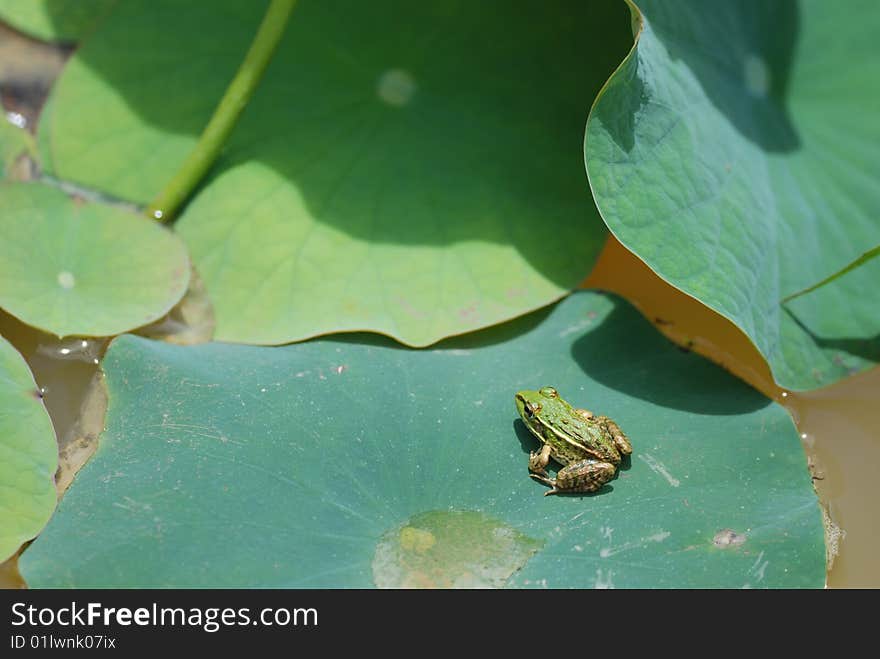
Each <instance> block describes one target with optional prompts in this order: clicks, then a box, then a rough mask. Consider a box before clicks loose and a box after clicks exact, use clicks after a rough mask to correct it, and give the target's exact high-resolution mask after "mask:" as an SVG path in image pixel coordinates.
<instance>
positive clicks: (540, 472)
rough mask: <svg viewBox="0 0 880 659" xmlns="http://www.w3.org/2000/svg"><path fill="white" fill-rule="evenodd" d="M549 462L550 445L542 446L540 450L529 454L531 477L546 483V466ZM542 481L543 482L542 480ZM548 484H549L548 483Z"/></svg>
mask: <svg viewBox="0 0 880 659" xmlns="http://www.w3.org/2000/svg"><path fill="white" fill-rule="evenodd" d="M549 462H550V445H549V444H543V445H542V446H541V450H539V451H532V452H531V453H529V472H530V474H531V476H533V477H540V478H538V480H541V482H546V480H547V464H548V463H549ZM542 479H543V480H542ZM548 484H549V483H548Z"/></svg>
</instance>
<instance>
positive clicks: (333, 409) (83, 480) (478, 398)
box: [20, 292, 825, 588]
mask: <svg viewBox="0 0 880 659" xmlns="http://www.w3.org/2000/svg"><path fill="white" fill-rule="evenodd" d="M104 369H105V373H106V382H107V386H108V390H109V401H110V406H109V410H108V417H107V423H106V431H105V433H104V435H103V436H102V437H101V440H100V445H99V448H98V451H97V453H96V455H95V456H94V457H93V458H92V460H91V461H90V462H89V463H88V464H87V465H86V466H85V467H84V468H83V469H82V470H81V471H80V472H79V474H78V476H77V478H76V480H75V482H74V483H73V485H72V486H71V487H70V489H69V490H68V492H67V494H66V495H65V497H64V499H63V500H62V502H61V504H60V506H59V509H58V511H57V513H56V514H55V516H54V517H53V519H52V521H51V523H50V524H49V526H48V527H47V529H46V530H45V531H44V532H43V533H42V534H41V535H40V537H39V538H38V539H37V540H36V542H34V543H33V544H32V545H31V546H30V547H29V549H28V550H27V551H26V552H25V553H24V555H23V556H22V558H21V560H20V567H21V570H22V573H23V575H24V576H25V578H26V579H27V581H28V583H29V584H30V585H31V586H32V587H80V588H81V587H91V586H96V587H117V586H135V587H146V586H150V587H153V586H155V587H176V586H181V587H190V586H193V587H195V586H211V587H220V586H234V587H249V586H266V587H369V586H373V585H377V586H390V587H400V586H475V585H485V586H495V587H497V586H502V585H503V586H506V587H550V588H560V587H592V586H600V587H602V586H605V587H607V586H617V587H670V588H671V587H741V586H755V587H802V586H803V587H821V586H822V585H823V583H824V579H825V551H824V544H823V527H822V519H821V514H820V509H819V506H818V502H817V499H816V495H815V492H814V490H813V487H812V482H811V480H810V475H809V473H808V471H807V467H806V460H805V456H804V453H803V450H802V447H801V444H800V441H799V438H798V436H797V433H796V431H795V428H794V426H793V424H792V422H791V420H790V418H789V417H788V415H787V413H786V412H785V410H784V409H783V408H782V407H780V406H779V405H777V404H775V403H772V402H771V401H769V400H768V399H766V398H764V397H763V396H761V395H760V394H758V393H756V392H755V391H754V390H752V389H750V388H749V387H747V386H746V385H744V384H742V383H741V382H739V381H738V380H736V379H735V378H733V377H732V376H730V375H729V374H727V373H726V372H725V371H723V370H722V369H720V368H719V367H717V366H715V365H713V364H711V363H709V362H707V361H705V360H703V359H701V358H699V357H697V356H695V355H693V354H690V353H684V352H682V351H680V350H679V349H678V348H677V347H675V346H674V345H673V344H671V343H669V342H668V341H666V340H665V339H664V338H662V337H661V336H660V335H659V334H658V333H657V332H655V331H654V330H653V328H652V326H651V324H650V323H649V322H647V321H646V320H645V319H644V318H643V317H642V316H640V315H639V314H638V313H637V312H636V311H635V310H634V309H633V308H632V307H630V306H629V305H628V304H627V303H625V302H623V301H622V300H621V299H619V298H616V297H611V296H605V295H601V294H597V293H593V292H579V293H575V294H573V295H572V296H570V297H568V298H566V299H565V300H563V301H562V302H561V303H559V304H558V305H557V306H555V307H554V308H552V310H550V311H549V312H538V313H536V314H533V315H530V316H527V317H524V318H522V319H519V320H517V321H514V322H511V323H507V324H505V325H504V326H501V327H498V328H493V329H489V330H485V331H483V332H480V333H477V334H474V335H471V336H468V337H461V338H458V339H452V340H449V341H446V342H444V343H443V344H441V345H439V346H438V347H437V348H436V349H430V350H420V351H414V350H404V349H400V348H399V347H395V346H394V345H393V344H392V343H391V342H390V341H388V340H387V339H384V338H380V337H375V336H370V335H359V336H355V337H347V338H346V339H338V340H330V339H322V340H315V341H310V342H307V343H302V344H297V345H291V346H284V347H277V348H267V347H255V346H236V345H231V344H224V343H210V344H205V345H201V346H195V347H186V348H181V347H177V346H173V345H169V344H164V343H159V342H153V341H150V340H146V339H142V338H139V337H134V336H128V335H126V336H123V337H120V338H117V339H116V340H115V341H114V342H113V343H112V345H111V347H110V349H109V351H108V353H107V355H106V358H105V361H104ZM550 384H552V385H554V386H556V387H557V388H558V390H559V391H560V393H561V395H563V396H564V397H565V398H567V399H568V400H569V401H571V402H572V404H574V405H577V406H585V407H589V409H591V410H593V411H594V412H595V413H597V414H605V415H609V416H611V417H612V418H614V419H615V420H616V421H617V422H618V423H619V424H620V426H621V427H622V428H623V429H624V431H625V432H626V433H627V434H628V435H629V437H630V438H631V440H632V443H633V445H634V454H633V456H632V460H631V463H630V464H625V465H624V468H623V469H622V470H621V471H620V473H619V476H618V477H617V478H616V479H615V480H614V481H612V483H611V484H609V485H606V486H605V487H604V488H603V489H602V490H600V491H599V492H598V493H596V494H594V495H585V496H555V497H545V496H543V494H544V492H545V491H546V487H545V486H543V485H541V484H540V483H537V482H535V481H533V480H531V479H530V478H529V477H528V472H527V462H528V454H529V451H531V450H533V449H535V448H536V441H535V440H534V439H533V438H532V436H531V435H530V434H529V432H528V431H527V430H526V429H525V428H524V426H523V424H522V422H521V421H519V419H518V416H517V413H516V408H515V405H514V400H513V396H514V393H515V392H516V391H517V390H519V389H523V388H529V389H534V388H536V387H540V386H542V385H550ZM499 548H503V551H499Z"/></svg>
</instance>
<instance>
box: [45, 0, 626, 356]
mask: <svg viewBox="0 0 880 659" xmlns="http://www.w3.org/2000/svg"><path fill="white" fill-rule="evenodd" d="M264 8H265V4H264V3H241V2H231V1H228V0H227V1H224V2H215V3H190V4H186V5H185V6H181V4H180V3H179V2H175V1H172V0H162V1H155V0H150V1H149V2H147V1H145V0H144V1H130V2H125V3H120V5H119V6H117V7H116V9H115V10H114V11H113V12H112V14H111V15H110V16H109V17H108V19H107V20H106V21H105V22H104V23H103V24H102V27H101V29H100V31H98V32H97V33H96V34H94V35H93V36H92V37H91V38H90V39H89V40H87V42H86V43H85V44H84V45H83V47H82V48H81V49H80V50H78V51H77V53H76V55H75V56H74V57H73V58H72V60H71V61H70V63H69V65H68V67H67V68H66V70H65V72H64V74H63V75H62V76H61V78H60V80H59V82H58V84H57V86H56V88H55V89H54V91H53V94H52V97H51V99H50V101H49V103H48V106H47V108H46V112H45V118H44V120H43V121H42V122H41V125H40V135H39V140H40V145H41V152H42V156H43V160H44V162H45V163H47V166H48V167H49V168H50V169H51V170H52V171H53V173H54V174H55V175H56V176H59V177H61V178H64V179H66V180H72V181H76V182H79V183H82V184H85V185H88V186H90V187H93V188H97V189H100V190H103V191H105V192H109V193H111V194H113V195H115V196H118V197H122V198H126V199H129V200H133V201H137V202H142V203H146V202H149V201H150V200H151V199H152V198H153V197H154V196H155V195H156V194H157V193H158V192H159V191H160V190H161V189H162V188H163V187H164V186H165V184H166V183H167V182H168V181H169V180H170V178H171V177H172V176H173V174H174V171H175V168H176V167H177V166H179V164H180V163H181V162H182V160H183V159H184V158H185V156H186V154H187V153H188V152H189V150H190V149H191V148H192V147H193V145H194V143H195V140H196V138H197V137H198V135H199V133H200V132H201V130H202V128H203V127H204V125H205V123H206V122H207V120H208V118H209V117H210V116H211V112H212V111H213V109H214V107H215V105H216V104H217V102H218V100H219V98H220V97H221V95H222V93H223V90H224V89H225V87H226V85H227V84H228V83H229V81H230V79H231V78H232V75H233V73H234V72H235V70H236V67H237V65H238V63H239V61H240V60H241V58H242V56H243V54H244V52H245V51H246V49H247V46H248V43H249V40H250V39H251V38H252V36H253V33H254V31H255V29H256V25H257V23H258V21H259V19H260V17H261V15H262V11H263V10H264ZM625 13H626V10H625V7H624V6H623V5H620V4H618V3H616V2H601V3H593V4H590V5H585V4H584V3H581V2H561V3H554V4H552V5H550V6H548V5H546V3H541V2H537V1H536V0H533V1H529V2H524V3H518V4H517V5H515V6H513V5H510V4H509V3H505V2H501V1H495V2H479V3H467V2H463V1H460V0H445V1H439V2H431V3H410V2H401V1H397V0H382V1H381V2H372V3H363V2H343V3H339V2H337V3H323V2H316V1H312V0H303V1H302V2H300V3H299V4H298V6H297V8H296V9H295V10H294V13H293V15H292V18H291V21H290V24H289V25H288V29H287V33H286V35H285V37H284V39H283V41H282V43H281V45H280V46H279V49H278V52H277V54H276V55H275V58H274V60H273V62H272V63H271V65H270V67H269V69H268V71H267V73H266V77H265V78H264V80H263V81H262V83H261V86H260V88H259V89H258V90H257V92H256V95H255V96H254V98H252V99H251V102H250V105H249V106H248V107H247V109H246V110H245V112H244V114H243V115H242V117H241V121H240V123H239V125H238V126H237V128H236V129H235V131H234V133H233V135H232V137H231V139H230V141H229V143H228V145H227V147H226V149H225V153H224V156H223V157H222V158H221V159H220V160H219V161H218V163H217V165H216V166H215V168H214V170H213V172H212V175H211V176H210V177H209V180H207V181H206V182H205V184H204V185H203V186H202V187H201V188H200V190H199V191H198V194H197V195H196V196H195V198H194V199H193V200H192V202H191V203H190V204H189V206H188V207H186V208H185V209H184V212H183V214H182V215H181V217H180V219H179V220H178V223H177V226H176V228H177V229H178V230H179V232H180V235H181V236H182V237H183V238H184V240H185V241H186V242H187V245H188V246H189V249H190V252H191V254H192V256H193V260H194V263H195V265H196V267H197V269H198V271H199V272H200V274H201V276H202V277H203V278H204V280H205V284H206V286H207V289H208V291H209V293H210V295H211V298H212V301H213V303H214V309H215V314H216V318H217V332H216V337H217V338H218V339H220V340H224V341H231V342H244V343H261V344H278V343H286V342H289V341H292V340H298V339H303V338H308V337H311V336H314V335H318V334H324V333H329V332H339V331H347V330H371V331H375V332H380V333H384V334H387V335H390V336H393V337H394V338H396V339H398V340H400V341H402V342H403V343H406V344H409V345H416V346H424V345H427V344H430V343H433V342H436V341H437V340H438V339H440V338H443V337H445V336H449V335H454V334H461V333H464V332H467V331H470V330H473V329H476V328H480V327H485V326H487V325H492V324H495V323H498V322H501V321H504V320H507V319H509V318H512V317H515V316H517V315H521V314H522V313H525V312H527V311H530V310H533V309H536V308H538V307H541V306H544V305H546V304H548V303H550V302H552V301H554V300H557V299H559V298H560V297H562V296H563V295H564V294H565V293H566V292H567V291H568V290H570V289H572V288H573V287H575V286H576V285H577V284H578V283H579V282H580V281H581V280H582V279H583V278H584V276H585V275H586V274H587V273H588V272H589V270H590V267H591V265H592V263H593V261H594V260H595V257H596V256H597V254H598V252H599V249H600V248H601V246H602V243H603V241H604V239H605V236H606V233H605V230H604V226H603V225H602V222H601V219H600V218H599V216H598V213H597V212H596V209H595V206H594V204H593V202H592V200H591V199H590V195H589V190H588V186H587V185H586V181H585V177H584V172H583V163H582V156H581V153H580V149H579V147H578V146H573V145H579V144H580V142H581V140H582V137H583V127H584V123H585V121H586V117H587V114H588V112H589V107H590V105H591V103H592V101H593V98H594V96H595V94H596V92H597V91H598V89H599V87H600V86H601V84H602V83H603V82H604V80H605V79H606V78H607V76H608V75H609V74H610V73H611V71H612V70H613V67H614V66H615V65H616V64H617V62H619V61H620V58H621V57H622V56H623V55H624V54H625V53H626V50H627V48H628V46H629V35H628V34H627V32H626V21H625ZM123 41H124V47H120V44H121V43H122V42H123ZM217 43H222V44H223V48H222V49H218V48H217V46H216V44H217ZM144 71H149V72H152V73H150V74H148V75H144V74H143V72H144ZM168 89H174V92H175V93H174V94H168V93H167V90H168Z"/></svg>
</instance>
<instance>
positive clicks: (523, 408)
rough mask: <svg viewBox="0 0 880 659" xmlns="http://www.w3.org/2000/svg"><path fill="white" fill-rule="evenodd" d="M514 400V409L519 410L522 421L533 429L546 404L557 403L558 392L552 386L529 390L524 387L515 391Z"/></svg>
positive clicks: (537, 424) (537, 423)
mask: <svg viewBox="0 0 880 659" xmlns="http://www.w3.org/2000/svg"><path fill="white" fill-rule="evenodd" d="M514 400H515V401H516V410H517V412H519V415H520V417H521V418H522V420H523V422H524V423H525V424H526V425H527V426H528V427H529V429H531V430H534V429H535V428H536V427H537V426H539V425H540V423H539V421H538V419H539V418H540V416H541V413H542V411H544V410H545V409H546V408H547V406H548V405H549V406H551V407H552V406H553V405H555V404H556V403H558V400H559V394H558V393H556V389H554V388H553V387H541V388H540V389H538V391H530V390H528V389H524V390H523V391H518V392H516V396H515V397H514Z"/></svg>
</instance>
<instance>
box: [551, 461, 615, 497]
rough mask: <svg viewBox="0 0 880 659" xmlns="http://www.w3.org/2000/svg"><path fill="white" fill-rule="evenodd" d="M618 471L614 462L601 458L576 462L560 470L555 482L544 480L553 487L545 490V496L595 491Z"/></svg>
mask: <svg viewBox="0 0 880 659" xmlns="http://www.w3.org/2000/svg"><path fill="white" fill-rule="evenodd" d="M616 471H617V467H615V466H614V465H613V464H611V463H610V462H602V461H601V460H592V459H588V460H581V461H580V462H574V463H572V464H570V465H568V466H567V467H563V468H562V469H560V470H559V473H558V474H556V479H555V482H550V479H547V481H544V482H546V483H547V484H548V485H551V486H552V488H553V489H551V490H548V491H546V492H544V496H545V497H546V496H549V495H551V494H559V493H560V492H562V493H565V492H572V493H577V492H595V491H596V490H598V489H599V488H600V487H602V486H603V485H605V483H607V482H608V481H610V480H611V479H612V478H614V474H615V472H616Z"/></svg>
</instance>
